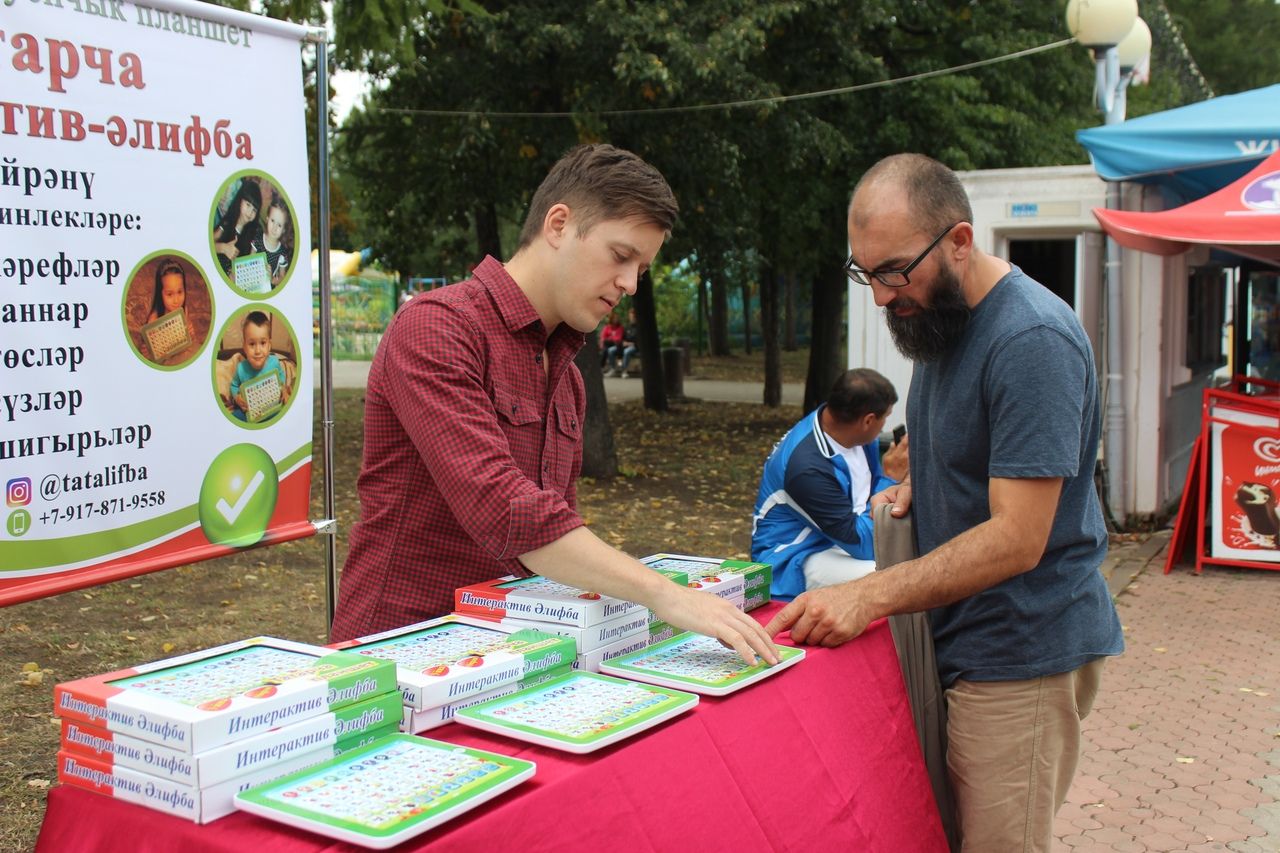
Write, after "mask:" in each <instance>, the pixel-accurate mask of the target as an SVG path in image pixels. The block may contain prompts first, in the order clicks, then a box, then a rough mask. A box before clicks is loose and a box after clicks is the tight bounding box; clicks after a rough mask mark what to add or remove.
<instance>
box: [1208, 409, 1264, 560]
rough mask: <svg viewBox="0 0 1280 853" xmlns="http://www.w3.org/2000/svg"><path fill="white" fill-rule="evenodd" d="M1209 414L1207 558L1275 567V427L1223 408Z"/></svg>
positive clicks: (1252, 415) (1255, 416) (1256, 416)
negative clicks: (1209, 539)
mask: <svg viewBox="0 0 1280 853" xmlns="http://www.w3.org/2000/svg"><path fill="white" fill-rule="evenodd" d="M1211 411H1212V417H1213V420H1211V421H1210V426H1211V429H1210V434H1211V442H1210V446H1211V453H1210V464H1211V474H1210V478H1209V483H1208V488H1209V491H1210V494H1211V501H1212V511H1211V516H1210V517H1211V525H1210V529H1211V531H1212V539H1211V542H1210V549H1209V556H1211V557H1215V558H1220V559H1235V560H1249V561H1258V562H1280V514H1277V511H1276V506H1277V499H1278V498H1280V426H1278V423H1277V421H1276V419H1275V418H1270V417H1266V416H1263V415H1260V414H1255V413H1252V412H1244V411H1238V410H1233V409H1231V408H1230V407H1228V406H1225V405H1216V406H1214V407H1213V408H1212V410H1211Z"/></svg>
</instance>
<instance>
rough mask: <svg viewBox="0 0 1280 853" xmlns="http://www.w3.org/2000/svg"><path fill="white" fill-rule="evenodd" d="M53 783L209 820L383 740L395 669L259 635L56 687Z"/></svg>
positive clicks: (396, 712)
mask: <svg viewBox="0 0 1280 853" xmlns="http://www.w3.org/2000/svg"><path fill="white" fill-rule="evenodd" d="M54 712H55V713H56V714H57V715H58V716H59V717H60V718H61V719H62V743H61V747H60V749H59V751H58V779H59V781H61V782H64V783H66V784H69V785H76V786H78V787H81V788H87V789H88V790H90V791H94V792H97V793H100V794H105V795H107V796H112V797H116V798H118V799H122V800H127V801H129V802H134V803H139V804H141V805H144V806H148V807H150V808H154V809H157V810H160V811H165V812H169V813H171V814H176V815H178V816H180V817H183V818H186V819H188V820H192V821H195V822H196V823H208V822H209V821H212V820H215V819H217V818H219V817H222V816H223V815H226V814H230V813H231V812H232V811H234V808H235V807H234V805H233V804H232V798H233V797H234V796H235V794H236V793H237V792H239V791H242V790H245V789H246V788H249V787H252V786H253V785H258V784H261V783H263V782H267V781H270V780H272V779H276V778H279V777H280V776H284V775H286V774H288V773H292V772H293V771H294V770H299V769H301V768H303V767H308V766H310V765H313V764H319V763H320V762H322V761H327V760H328V759H330V758H332V757H334V756H335V755H338V754H340V753H341V752H344V751H346V750H348V749H353V748H355V747H358V746H363V745H365V744H367V743H369V742H371V741H372V740H375V739H376V738H379V737H382V736H384V735H386V734H391V733H392V732H394V731H395V730H396V727H397V725H398V723H399V721H400V695H399V693H398V692H397V691H396V680H395V666H394V665H393V664H392V663H390V662H388V661H383V660H377V659H374V658H369V657H360V656H356V655H351V654H345V653H340V652H335V651H333V650H332V649H327V648H321V647H318V646H310V645H305V644H303V643H294V642H290V641H288V640H278V639H273V638H270V637H259V638H256V639H251V640H243V641H240V642H237V643H229V644H227V645H224V646H218V647H216V648H212V649H206V650H204V651H199V652H194V653H192V654H188V655H183V656H181V657H175V658H170V659H168V660H162V661H157V662H155V663H150V664H144V665H142V666H138V667H135V668H132V669H125V670H120V671H118V672H112V673H107V674H104V675H96V676H91V677H89V678H84V679H80V680H78V681H70V682H67V683H64V684H60V685H58V686H57V687H56V688H55V689H54Z"/></svg>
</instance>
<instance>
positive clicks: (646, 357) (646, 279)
mask: <svg viewBox="0 0 1280 853" xmlns="http://www.w3.org/2000/svg"><path fill="white" fill-rule="evenodd" d="M631 305H632V307H633V308H635V309H636V325H637V327H638V329H637V332H636V334H637V337H639V338H640V340H638V341H636V343H637V344H638V345H639V351H640V376H641V378H642V379H643V381H644V407H645V408H646V409H652V410H653V411H655V412H665V411H667V409H668V408H669V407H668V405H667V389H666V388H665V387H663V384H662V341H661V340H660V339H659V338H658V315H657V312H656V310H655V303H654V298H653V278H652V277H651V276H650V274H649V271H648V270H645V273H644V275H642V276H640V283H639V284H638V285H637V286H636V295H635V296H634V297H632V299H631Z"/></svg>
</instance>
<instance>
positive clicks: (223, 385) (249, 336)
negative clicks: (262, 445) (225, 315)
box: [213, 305, 298, 426]
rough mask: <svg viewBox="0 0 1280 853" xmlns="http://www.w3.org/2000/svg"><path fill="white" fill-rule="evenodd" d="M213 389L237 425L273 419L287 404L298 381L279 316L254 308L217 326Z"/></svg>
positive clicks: (289, 338) (292, 346)
mask: <svg viewBox="0 0 1280 853" xmlns="http://www.w3.org/2000/svg"><path fill="white" fill-rule="evenodd" d="M218 341H219V345H218V351H217V353H216V354H215V358H214V368H213V372H214V385H215V386H216V388H217V392H218V402H219V404H220V405H221V406H222V408H223V412H224V414H226V415H227V417H229V418H231V419H232V420H233V421H234V422H236V423H238V424H240V425H242V426H251V425H259V424H266V423H269V422H271V421H273V420H274V419H275V418H276V417H277V416H278V415H279V414H280V413H281V412H283V411H284V410H285V408H286V407H287V406H288V405H289V401H290V399H292V397H293V393H294V386H295V384H296V383H297V380H298V359H297V352H298V343H297V341H296V339H295V338H294V336H293V331H292V330H291V329H290V328H289V327H288V324H287V323H285V322H284V321H283V319H282V318H280V317H277V316H273V314H272V312H271V311H269V310H266V309H264V308H258V307H256V306H253V305H249V306H246V307H244V308H242V309H241V310H239V311H237V312H236V313H235V314H234V315H232V317H231V318H230V319H229V320H227V322H226V324H225V325H223V327H222V334H221V335H219V337H218Z"/></svg>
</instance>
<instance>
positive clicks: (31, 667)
mask: <svg viewBox="0 0 1280 853" xmlns="http://www.w3.org/2000/svg"><path fill="white" fill-rule="evenodd" d="M22 671H23V672H39V671H40V664H38V663H34V662H32V661H28V662H27V663H24V664H23V665H22Z"/></svg>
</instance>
